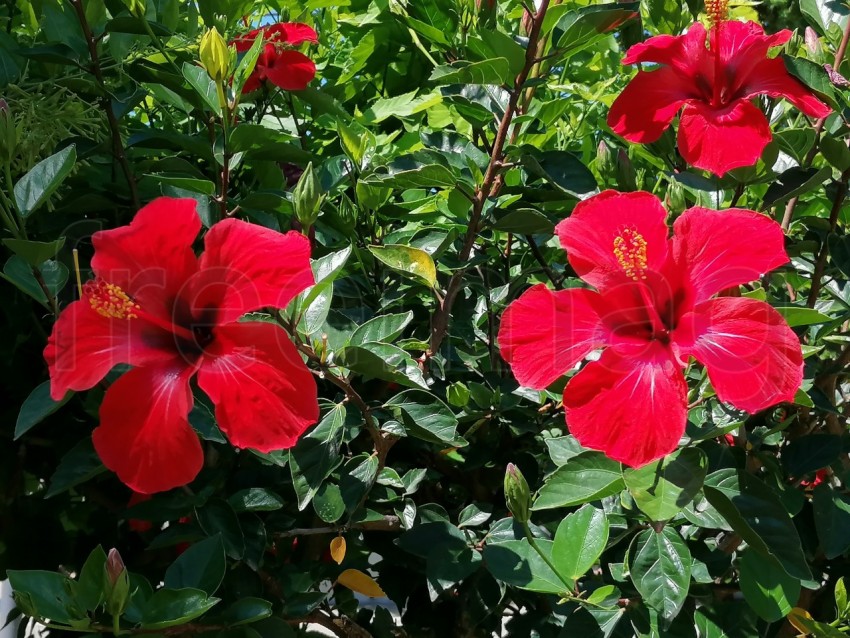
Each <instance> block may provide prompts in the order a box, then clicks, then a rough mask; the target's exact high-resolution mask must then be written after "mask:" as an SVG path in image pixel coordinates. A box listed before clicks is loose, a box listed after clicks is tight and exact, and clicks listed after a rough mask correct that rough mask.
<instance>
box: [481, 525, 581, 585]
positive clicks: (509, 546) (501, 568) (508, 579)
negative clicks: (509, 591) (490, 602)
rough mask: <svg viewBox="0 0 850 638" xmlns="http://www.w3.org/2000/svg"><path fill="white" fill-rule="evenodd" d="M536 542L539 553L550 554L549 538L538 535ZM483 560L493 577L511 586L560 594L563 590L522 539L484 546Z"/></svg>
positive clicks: (551, 572)
mask: <svg viewBox="0 0 850 638" xmlns="http://www.w3.org/2000/svg"><path fill="white" fill-rule="evenodd" d="M536 542H537V544H538V545H539V546H540V549H541V550H542V551H543V552H546V553H548V554H549V555H551V553H552V541H547V540H543V539H539V538H538V539H536ZM484 562H485V564H486V565H487V569H488V571H489V572H490V573H491V574H492V575H493V577H494V578H496V580H500V581H502V582H503V583H507V584H508V585H513V586H514V587H520V588H522V589H527V590H529V591H536V592H541V593H544V594H560V593H563V592H564V591H565V590H566V589H567V586H566V585H565V584H564V583H563V582H562V581H561V579H560V578H558V575H557V574H555V572H553V571H552V569H551V568H550V567H549V566H548V565H547V564H546V562H545V561H544V560H543V559H542V558H541V557H540V555H539V554H538V553H537V552H536V551H534V549H532V548H531V546H530V545H529V544H528V541H527V540H526V539H524V538H523V539H522V540H508V541H504V542H501V543H496V544H488V545H486V546H485V547H484Z"/></svg>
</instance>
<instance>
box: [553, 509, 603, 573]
mask: <svg viewBox="0 0 850 638" xmlns="http://www.w3.org/2000/svg"><path fill="white" fill-rule="evenodd" d="M607 543H608V519H607V517H606V516H605V513H604V512H603V511H602V510H599V509H596V508H595V507H593V506H592V505H584V506H582V507H581V508H580V509H579V510H578V511H577V512H573V513H572V514H568V515H567V516H566V517H565V518H564V520H562V521H561V524H560V525H558V530H557V531H556V532H555V541H554V543H553V544H552V562H553V563H554V564H555V567H557V568H558V572H559V573H560V574H562V575H564V576H566V577H568V578H572V579H573V580H575V579H576V578H578V577H580V576H583V575H584V574H585V573H586V572H587V570H589V569H590V568H591V567H593V565H594V564H595V563H596V561H597V560H598V559H599V556H600V554H602V550H604V549H605V545H606V544H607Z"/></svg>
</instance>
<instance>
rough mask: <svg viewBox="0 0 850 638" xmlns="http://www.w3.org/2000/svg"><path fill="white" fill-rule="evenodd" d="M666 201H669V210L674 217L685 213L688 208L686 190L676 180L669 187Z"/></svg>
mask: <svg viewBox="0 0 850 638" xmlns="http://www.w3.org/2000/svg"><path fill="white" fill-rule="evenodd" d="M665 199H666V200H667V201H666V203H667V209H668V210H669V211H670V212H671V213H673V214H674V215H677V214H679V213H683V212H685V209H686V208H687V207H688V201H687V200H686V199H685V189H684V187H683V186H682V185H681V184H680V183H679V182H678V181H676V180H675V179H674V180H672V181H671V182H670V185H669V186H667V197H665Z"/></svg>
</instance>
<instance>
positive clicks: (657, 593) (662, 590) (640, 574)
mask: <svg viewBox="0 0 850 638" xmlns="http://www.w3.org/2000/svg"><path fill="white" fill-rule="evenodd" d="M628 564H629V573H630V575H631V579H632V582H633V583H634V585H635V588H636V589H637V590H638V593H640V595H641V597H642V598H643V600H644V602H645V603H646V604H647V605H649V606H650V607H652V608H653V609H655V610H656V611H657V612H658V613H659V614H661V616H662V617H663V618H666V619H668V620H669V619H671V618H673V617H675V616H676V614H678V613H679V610H680V609H681V608H682V605H683V604H684V603H685V598H686V597H687V595H688V588H689V586H690V581H691V552H690V550H689V549H688V546H687V544H686V543H685V541H684V540H682V537H681V536H680V535H679V533H678V532H677V531H676V530H675V529H673V528H671V527H665V528H664V529H662V530H661V531H660V532H656V531H655V530H653V529H645V530H643V531H642V532H641V533H640V534H638V535H637V536H635V537H634V540H632V543H631V545H630V546H629V561H628Z"/></svg>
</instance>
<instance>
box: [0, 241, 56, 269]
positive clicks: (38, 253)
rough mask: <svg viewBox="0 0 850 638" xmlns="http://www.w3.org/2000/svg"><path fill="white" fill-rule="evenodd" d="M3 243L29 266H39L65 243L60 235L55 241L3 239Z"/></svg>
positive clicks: (54, 254)
mask: <svg viewBox="0 0 850 638" xmlns="http://www.w3.org/2000/svg"><path fill="white" fill-rule="evenodd" d="M3 243H4V244H5V245H6V247H7V248H8V249H9V250H11V251H12V252H13V253H15V254H16V255H18V256H20V257H22V258H23V259H24V260H25V261H26V262H27V263H28V264H29V265H30V266H40V265H41V264H43V263H44V262H45V261H47V260H48V259H52V258H53V257H55V256H56V253H58V252H59V251H60V250H61V249H62V246H64V245H65V238H64V237H60V238H59V239H57V240H56V241H30V240H26V239H4V240H3Z"/></svg>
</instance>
